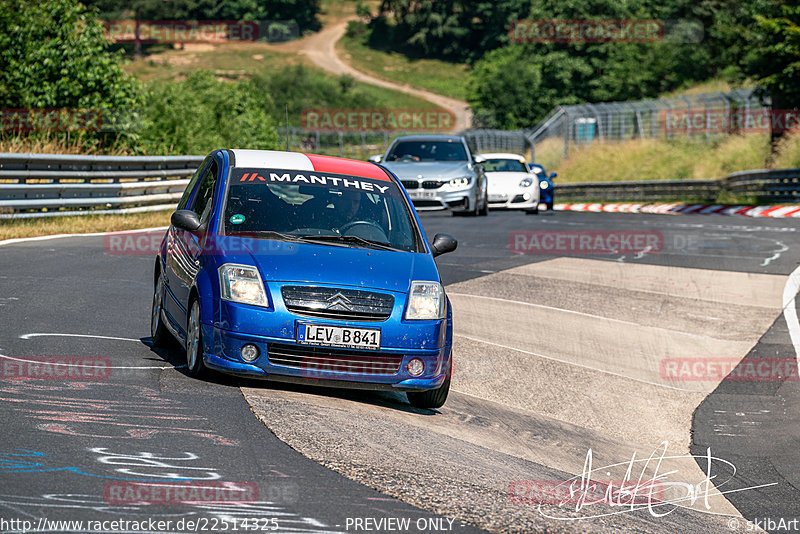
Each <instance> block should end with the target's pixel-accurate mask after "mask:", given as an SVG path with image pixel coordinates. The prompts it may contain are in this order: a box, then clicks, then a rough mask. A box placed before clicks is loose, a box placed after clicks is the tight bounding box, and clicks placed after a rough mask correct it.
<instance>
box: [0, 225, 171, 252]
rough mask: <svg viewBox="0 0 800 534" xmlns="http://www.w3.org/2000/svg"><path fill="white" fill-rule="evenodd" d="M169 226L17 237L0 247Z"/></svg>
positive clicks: (4, 242)
mask: <svg viewBox="0 0 800 534" xmlns="http://www.w3.org/2000/svg"><path fill="white" fill-rule="evenodd" d="M168 228H169V226H156V227H154V228H137V229H135V230H119V231H113V232H93V233H88V234H54V235H40V236H36V237H17V238H15V239H6V240H5V241H0V247H1V246H3V245H15V244H17V243H27V242H29V241H45V240H48V239H60V238H62V237H97V236H101V235H110V234H115V235H116V234H133V233H136V232H151V231H154V230H166V229H168Z"/></svg>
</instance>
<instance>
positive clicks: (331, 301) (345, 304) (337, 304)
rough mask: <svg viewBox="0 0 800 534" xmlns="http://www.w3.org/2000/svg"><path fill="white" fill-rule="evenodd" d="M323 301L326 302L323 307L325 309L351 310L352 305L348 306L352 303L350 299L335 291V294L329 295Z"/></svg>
mask: <svg viewBox="0 0 800 534" xmlns="http://www.w3.org/2000/svg"><path fill="white" fill-rule="evenodd" d="M325 301H326V302H327V303H328V306H327V307H326V308H325V309H327V310H333V309H336V308H338V309H344V310H347V311H353V307H352V306H350V304H352V303H351V302H350V299H348V298H347V297H345V296H344V295H342V294H341V293H339V292H337V293H336V294H335V295H331V296H330V297H328V298H327V299H325Z"/></svg>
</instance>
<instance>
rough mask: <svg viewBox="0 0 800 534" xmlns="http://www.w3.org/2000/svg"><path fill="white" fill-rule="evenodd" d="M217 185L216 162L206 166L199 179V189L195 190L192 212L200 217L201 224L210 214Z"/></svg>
mask: <svg viewBox="0 0 800 534" xmlns="http://www.w3.org/2000/svg"><path fill="white" fill-rule="evenodd" d="M216 183H217V162H216V161H214V162H212V163H211V165H209V166H208V169H206V172H204V173H203V177H202V178H201V179H200V187H199V188H198V189H197V194H196V195H195V199H194V205H193V206H192V208H191V209H192V211H193V212H195V213H196V214H197V216H198V217H200V221H201V222H206V221H207V220H208V217H209V215H210V214H211V206H212V204H213V202H212V198H213V197H214V186H215V185H216Z"/></svg>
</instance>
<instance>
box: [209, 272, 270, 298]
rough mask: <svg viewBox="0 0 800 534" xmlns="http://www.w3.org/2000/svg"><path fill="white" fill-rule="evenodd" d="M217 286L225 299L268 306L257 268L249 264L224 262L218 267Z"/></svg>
mask: <svg viewBox="0 0 800 534" xmlns="http://www.w3.org/2000/svg"><path fill="white" fill-rule="evenodd" d="M219 288H220V293H221V295H222V298H223V299H225V300H231V301H233V302H241V303H243V304H254V305H256V306H269V301H268V300H267V294H266V292H265V291H264V284H263V283H262V282H261V275H259V274H258V269H256V268H255V267H252V266H250V265H237V264H234V263H226V264H225V265H223V266H222V267H220V268H219Z"/></svg>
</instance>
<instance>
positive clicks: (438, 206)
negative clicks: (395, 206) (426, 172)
mask: <svg viewBox="0 0 800 534" xmlns="http://www.w3.org/2000/svg"><path fill="white" fill-rule="evenodd" d="M407 192H408V196H409V198H410V199H411V202H412V204H414V209H416V210H417V211H435V210H452V211H471V210H474V209H475V205H476V203H477V202H478V200H477V191H476V189H475V188H474V187H473V188H471V189H462V190H459V191H438V190H436V189H410V190H407ZM423 195H424V196H423Z"/></svg>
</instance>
